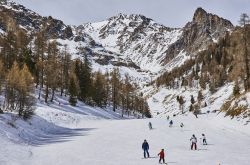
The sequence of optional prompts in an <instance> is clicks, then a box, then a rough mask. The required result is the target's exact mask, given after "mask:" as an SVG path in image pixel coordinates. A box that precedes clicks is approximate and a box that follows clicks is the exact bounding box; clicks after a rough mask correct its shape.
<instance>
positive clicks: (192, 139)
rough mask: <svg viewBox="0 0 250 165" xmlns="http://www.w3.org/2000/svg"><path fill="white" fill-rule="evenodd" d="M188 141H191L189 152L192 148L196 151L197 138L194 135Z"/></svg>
mask: <svg viewBox="0 0 250 165" xmlns="http://www.w3.org/2000/svg"><path fill="white" fill-rule="evenodd" d="M190 141H191V150H193V148H194V149H195V150H197V138H196V137H195V135H193V136H192V137H191V139H190Z"/></svg>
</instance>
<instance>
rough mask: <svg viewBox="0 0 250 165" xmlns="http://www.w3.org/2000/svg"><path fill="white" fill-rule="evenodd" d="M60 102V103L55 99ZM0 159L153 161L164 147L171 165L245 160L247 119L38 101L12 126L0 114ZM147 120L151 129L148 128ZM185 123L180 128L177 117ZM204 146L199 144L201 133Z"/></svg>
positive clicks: (112, 164)
mask: <svg viewBox="0 0 250 165" xmlns="http://www.w3.org/2000/svg"><path fill="white" fill-rule="evenodd" d="M59 102H60V105H59ZM0 117H1V122H0V130H1V131H0V132H1V134H0V145H1V147H0V164H1V165H45V164H46V165H50V164H55V165H79V164H80V165H100V164H102V165H153V164H158V157H157V154H158V152H160V149H162V148H164V149H165V152H166V162H167V163H168V164H170V165H171V164H173V165H211V164H212V165H218V164H221V165H249V161H250V158H249V153H250V125H244V123H242V122H240V121H236V120H231V119H229V118H224V116H223V114H215V113H210V114H209V115H208V114H204V115H199V118H198V119H196V118H195V117H194V115H192V114H189V115H183V116H177V117H172V116H170V119H172V120H173V121H174V126H173V127H172V128H169V126H168V123H169V121H167V119H166V118H163V117H162V118H153V119H127V120H118V119H120V117H119V115H118V114H116V113H112V112H107V111H103V110H100V109H99V110H98V109H94V108H91V107H88V106H85V105H83V104H79V105H78V107H76V108H72V107H70V106H69V105H68V104H67V102H66V99H65V98H58V100H56V101H55V102H54V103H53V104H50V105H49V106H48V105H45V104H44V103H38V109H37V111H36V115H35V116H34V118H33V119H32V120H30V121H28V122H24V121H22V120H20V119H17V120H16V121H15V122H14V124H15V126H16V128H14V127H12V126H10V125H9V124H6V123H7V122H10V121H11V119H10V115H9V114H4V115H1V116H0ZM149 121H151V122H152V125H153V130H149V129H148V122H149ZM181 122H183V123H184V125H185V126H184V128H182V129H181V128H180V127H179V125H180V123H181ZM202 133H205V134H206V137H207V142H208V145H207V146H203V145H200V137H201V134H202ZM192 134H195V135H196V136H197V138H198V140H199V141H198V150H197V151H191V150H190V141H189V139H190V137H191V135H192ZM144 139H147V140H148V142H149V145H150V150H149V151H150V155H151V158H149V159H143V151H142V149H141V144H142V142H143V140H144Z"/></svg>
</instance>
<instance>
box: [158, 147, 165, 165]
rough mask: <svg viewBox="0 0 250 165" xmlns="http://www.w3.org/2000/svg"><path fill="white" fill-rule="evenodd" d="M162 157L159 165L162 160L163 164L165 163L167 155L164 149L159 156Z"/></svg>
mask: <svg viewBox="0 0 250 165" xmlns="http://www.w3.org/2000/svg"><path fill="white" fill-rule="evenodd" d="M158 156H160V159H159V163H161V160H162V161H163V163H165V154H164V149H161V152H160V153H159V154H158Z"/></svg>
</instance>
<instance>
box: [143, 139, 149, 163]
mask: <svg viewBox="0 0 250 165" xmlns="http://www.w3.org/2000/svg"><path fill="white" fill-rule="evenodd" d="M142 149H143V154H144V158H146V154H147V156H148V158H149V152H148V150H149V145H148V142H147V140H146V139H145V140H144V142H143V143H142Z"/></svg>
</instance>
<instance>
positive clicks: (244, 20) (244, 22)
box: [239, 13, 250, 91]
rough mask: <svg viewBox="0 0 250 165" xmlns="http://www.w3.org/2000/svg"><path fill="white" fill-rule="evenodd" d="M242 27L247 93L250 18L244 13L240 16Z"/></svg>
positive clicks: (249, 86) (249, 77)
mask: <svg viewBox="0 0 250 165" xmlns="http://www.w3.org/2000/svg"><path fill="white" fill-rule="evenodd" d="M239 23H240V25H242V26H243V34H244V35H243V42H244V57H245V67H246V78H245V90H246V91H247V90H248V89H249V88H250V69H249V66H250V65H249V55H248V49H247V46H248V44H247V42H248V41H247V39H248V31H247V24H249V23H250V19H249V16H248V15H247V14H246V13H242V14H241V15H240V20H239Z"/></svg>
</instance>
